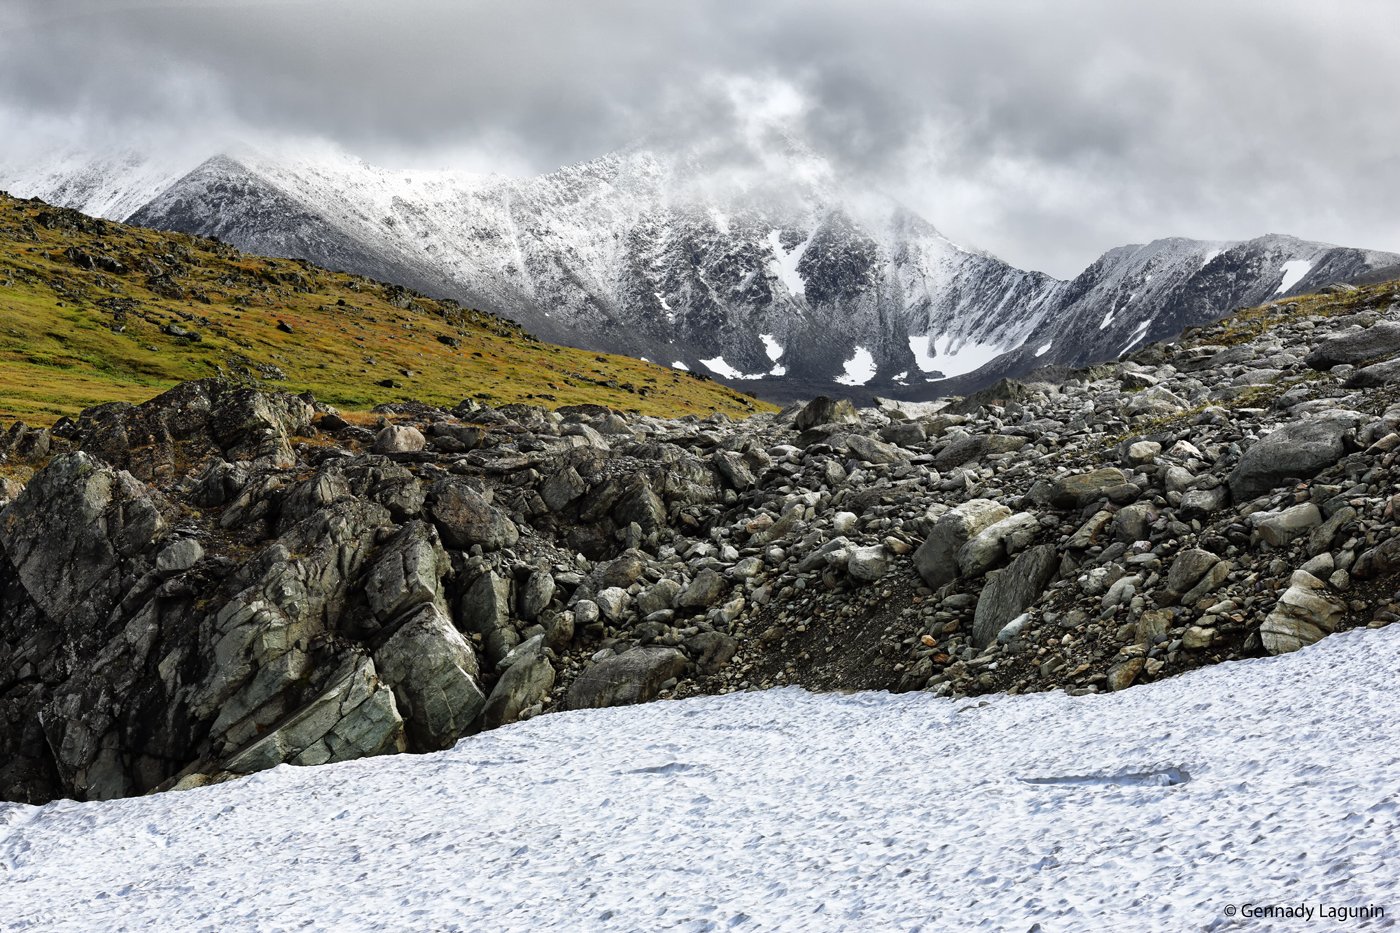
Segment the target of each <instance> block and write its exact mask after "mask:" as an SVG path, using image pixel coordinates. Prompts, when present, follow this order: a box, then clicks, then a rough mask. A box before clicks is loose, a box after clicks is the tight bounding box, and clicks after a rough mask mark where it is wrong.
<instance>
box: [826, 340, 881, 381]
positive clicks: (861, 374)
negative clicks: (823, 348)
mask: <svg viewBox="0 0 1400 933" xmlns="http://www.w3.org/2000/svg"><path fill="white" fill-rule="evenodd" d="M843 365H844V367H845V369H844V370H843V371H842V373H841V375H839V376H837V377H836V381H837V382H838V383H840V384H841V385H843V386H863V385H865V384H866V383H867V382H869V381H870V380H871V379H874V378H875V372H876V368H875V355H874V354H873V353H871V352H870V351H869V350H867V349H866V348H865V347H856V348H855V353H854V354H853V355H852V356H851V358H850V359H849V360H846V362H845V363H844V364H843Z"/></svg>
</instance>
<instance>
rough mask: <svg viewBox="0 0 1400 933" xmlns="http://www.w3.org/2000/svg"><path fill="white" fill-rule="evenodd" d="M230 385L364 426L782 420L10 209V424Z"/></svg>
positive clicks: (268, 262)
mask: <svg viewBox="0 0 1400 933" xmlns="http://www.w3.org/2000/svg"><path fill="white" fill-rule="evenodd" d="M212 375H223V376H225V377H227V378H232V379H237V380H240V381H244V382H249V383H253V384H260V385H268V386H275V387H277V388H279V389H282V390H284V391H291V392H301V391H311V392H314V393H315V394H316V396H317V397H318V398H320V399H322V400H324V401H326V402H331V403H334V404H336V405H341V406H343V407H346V408H350V409H358V410H364V409H367V408H369V407H371V406H372V405H374V404H376V403H380V402H385V401H391V400H394V399H401V400H402V399H408V398H412V399H415V400H420V401H424V402H429V403H432V404H436V405H447V406H449V407H450V406H452V405H455V404H457V403H458V402H461V401H462V399H463V398H464V397H465V396H467V395H469V394H470V395H473V396H474V397H476V398H477V399H479V400H481V401H486V402H491V403H493V404H497V405H501V404H508V403H512V402H529V401H543V402H553V403H555V404H603V405H611V406H613V407H615V408H618V409H621V410H635V411H639V412H647V413H649V414H667V415H681V414H685V413H687V412H702V413H708V412H711V411H726V412H730V413H733V414H741V413H746V412H750V411H754V410H756V409H759V408H762V407H764V406H762V405H761V404H760V403H756V402H755V401H754V400H753V399H751V398H748V397H745V396H744V395H742V394H740V393H738V392H735V391H734V390H732V389H729V388H727V387H724V386H721V385H719V384H717V383H715V382H712V381H709V380H707V379H703V378H700V377H699V375H698V374H695V375H692V374H688V373H683V372H678V371H676V370H673V369H670V368H664V367H659V366H653V365H650V364H647V363H643V362H640V361H638V360H636V359H631V358H627V357H622V356H614V355H603V354H598V353H593V352H585V351H581V350H576V349H572V348H568V347H559V346H551V345H549V344H546V343H542V342H541V341H539V340H538V339H537V338H535V337H534V336H533V335H531V334H529V333H527V332H525V331H524V330H522V329H521V328H520V327H519V325H517V324H515V323H513V322H511V321H507V320H504V319H501V318H498V317H495V316H494V315H491V314H487V313H484V312H481V311H476V310H474V309H472V308H469V307H466V306H463V305H462V304H461V303H459V302H456V301H452V300H450V299H449V300H438V299H430V298H427V297H426V296H424V295H422V294H420V293H417V292H413V291H411V290H409V289H406V288H403V287H402V286H400V285H386V284H384V283H382V282H379V281H375V280H371V279H367V278H364V277H362V276H356V275H346V274H344V273H332V272H328V271H326V270H324V269H320V268H317V267H315V266H312V265H310V264H308V263H305V262H296V261H290V260H286V259H267V258H264V257H260V256H253V255H248V254H245V253H240V252H239V251H238V250H236V249H234V248H233V247H231V246H228V245H226V244H224V243H220V242H215V241H213V240H209V239H206V238H202V237H191V236H186V235H183V234H171V233H158V232H156V231H153V230H148V229H142V228H136V227H130V226H126V225H124V224H118V223H113V222H110V221H104V220H98V219H94V218H91V217H88V216H85V215H83V214H80V213H78V212H76V211H72V210H68V209H64V208H53V207H50V206H48V205H47V204H44V203H42V202H33V201H18V200H15V199H13V198H9V197H6V196H4V195H0V416H5V417H9V418H15V417H23V418H26V419H28V420H30V421H32V422H39V423H52V422H53V421H54V420H55V419H57V418H60V417H65V416H72V415H76V414H77V413H78V412H79V411H81V410H82V409H83V408H86V407H88V406H91V405H95V404H98V403H100V402H109V401H143V400H145V399H148V398H150V397H151V396H152V395H155V394H157V393H158V392H159V391H161V390H162V389H166V388H169V387H171V386H174V385H176V384H177V383H179V382H182V381H187V380H190V379H197V378H201V377H205V376H212Z"/></svg>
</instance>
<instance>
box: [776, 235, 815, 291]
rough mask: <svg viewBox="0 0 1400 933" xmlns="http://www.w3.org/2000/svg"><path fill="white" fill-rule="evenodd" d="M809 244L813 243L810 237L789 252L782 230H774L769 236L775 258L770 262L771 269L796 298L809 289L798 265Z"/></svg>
mask: <svg viewBox="0 0 1400 933" xmlns="http://www.w3.org/2000/svg"><path fill="white" fill-rule="evenodd" d="M809 242H811V239H810V237H809V238H808V239H807V240H805V241H803V243H802V244H801V245H800V246H798V247H796V248H795V249H793V250H792V251H791V252H789V251H788V250H785V249H783V238H782V231H781V230H773V231H771V232H770V233H769V234H768V245H769V247H770V248H772V250H773V258H772V259H770V260H769V261H768V265H769V268H771V269H772V270H773V274H774V275H776V276H777V277H778V280H779V281H781V282H782V283H783V285H785V286H786V287H787V290H788V292H789V294H791V295H792V296H793V297H794V298H798V297H801V296H802V294H803V293H804V292H805V291H806V288H807V284H806V283H805V282H803V281H802V276H801V274H800V273H799V272H798V271H797V263H798V262H799V261H800V260H801V259H802V253H803V252H804V251H805V250H806V249H807V243H809Z"/></svg>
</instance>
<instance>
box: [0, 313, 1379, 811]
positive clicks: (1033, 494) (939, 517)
mask: <svg viewBox="0 0 1400 933" xmlns="http://www.w3.org/2000/svg"><path fill="white" fill-rule="evenodd" d="M1397 298H1400V293H1397V292H1396V290H1395V288H1394V286H1382V287H1375V288H1370V289H1364V290H1357V291H1355V292H1349V293H1347V294H1345V295H1342V296H1339V297H1337V298H1336V300H1335V302H1334V303H1333V304H1332V305H1329V306H1326V309H1325V311H1319V312H1308V311H1306V310H1305V309H1303V308H1300V306H1299V305H1298V304H1296V303H1293V302H1288V303H1279V304H1275V305H1271V306H1266V307H1265V308H1263V309H1260V310H1258V311H1255V312H1250V313H1249V314H1248V315H1242V316H1238V317H1235V318H1229V319H1226V320H1224V321H1222V322H1220V323H1218V324H1215V325H1210V326H1207V327H1203V328H1197V329H1194V330H1193V331H1190V332H1188V333H1187V334H1185V335H1183V336H1182V338H1181V339H1180V340H1179V341H1178V342H1176V343H1171V344H1156V345H1152V346H1149V347H1145V348H1143V349H1141V350H1138V351H1136V352H1134V353H1133V354H1132V355H1131V356H1129V357H1127V358H1126V359H1124V360H1122V361H1120V362H1118V363H1114V364H1108V365H1102V366H1097V367H1094V368H1092V369H1090V370H1085V371H1077V372H1073V373H1069V374H1067V375H1066V374H1061V375H1059V376H1058V377H1057V380H1058V381H1055V382H1049V381H1047V382H1027V383H1007V382H1004V383H1001V384H999V385H997V386H994V387H993V388H992V389H989V390H987V391H986V392H985V393H980V394H979V395H976V396H972V397H970V398H967V399H962V400H947V401H945V402H943V403H941V404H939V405H929V406H918V407H913V406H911V407H910V409H909V413H906V411H905V410H902V409H901V408H900V407H899V406H898V405H893V404H884V405H882V406H880V407H878V408H869V409H857V408H856V407H855V406H853V405H851V404H850V403H849V402H846V401H833V400H830V399H817V400H814V401H813V402H811V403H809V404H807V405H805V406H800V405H794V406H791V407H790V408H789V409H787V410H785V411H784V412H782V413H781V414H778V415H759V416H755V417H753V418H750V419H748V420H746V421H742V422H734V421H730V420H729V419H727V418H725V417H723V416H713V417H710V418H697V417H693V416H691V417H686V418H681V419H676V420H662V419H656V418H649V417H638V416H631V415H623V414H619V413H616V412H611V411H608V410H606V409H602V408H596V407H592V406H581V407H574V408H564V409H560V410H558V411H547V410H545V409H542V408H535V407H528V406H521V405H515V406H507V407H504V408H490V407H485V406H482V405H480V404H477V403H475V402H471V401H468V402H464V403H463V404H462V405H460V406H458V407H457V408H455V409H453V410H451V411H444V410H438V409H433V408H429V407H427V406H422V405H411V404H410V405H392V406H383V407H381V408H380V409H378V410H377V413H376V414H377V418H378V422H377V423H374V424H370V425H362V424H359V423H356V420H358V419H356V420H352V419H348V418H346V417H342V416H340V415H339V414H338V413H336V412H334V411H333V410H330V409H328V408H326V407H325V406H322V405H319V404H317V403H316V402H315V400H314V399H311V398H309V397H297V396H286V395H274V394H263V393H259V392H257V391H254V390H252V389H247V388H240V387H237V386H233V385H230V384H227V383H222V382H216V381H203V382H195V383H187V384H184V385H181V386H179V387H177V388H175V389H173V390H171V391H170V392H167V393H166V394H165V395H162V396H160V397H159V398H156V399H154V400H152V401H150V402H147V403H145V404H143V405H139V406H131V405H125V404H119V403H117V404H111V405H104V406H99V407H98V408H95V409H91V410H89V411H87V412H85V413H84V414H83V415H82V416H81V417H80V418H79V419H77V420H76V421H65V422H61V423H60V424H58V425H56V426H55V427H54V428H53V429H51V430H38V429H33V428H28V427H25V426H23V425H16V426H14V427H12V428H11V429H9V430H8V431H7V432H5V433H4V434H3V435H0V454H3V455H4V457H5V458H6V459H5V460H4V461H3V462H0V466H6V467H12V468H17V469H16V470H15V472H10V471H9V470H7V471H6V474H5V479H4V481H3V484H0V506H3V511H0V752H3V754H0V797H3V798H5V799H11V800H21V801H31V802H37V801H43V800H48V799H53V798H56V797H62V796H71V797H76V798H79V799H98V798H109V797H115V796H121V795H129V794H138V793H144V792H147V791H150V790H153V789H163V788H171V787H188V786H194V785H197V784H200V783H205V782H208V781H211V780H219V779H222V778H224V777H227V776H229V775H231V774H240V773H248V772H251V771H255V770H258V769H261V768H266V767H270V766H273V765H275V764H278V763H280V762H292V763H297V764H315V763H321V762H326V761H336V760H343V759H346V758H354V757H360V756H363V755H372V754H380V753H389V752H396V751H429V750H433V749H439V748H443V747H446V746H448V745H451V744H452V743H453V742H454V741H456V740H457V739H458V738H459V737H461V736H463V735H469V734H471V733H472V732H474V731H478V730H480V729H488V728H495V727H498V726H502V725H505V724H508V723H511V722H515V721H518V720H521V719H527V718H530V717H532V716H535V715H539V714H541V713H545V712H549V711H552V710H558V709H582V708H593V707H600V706H609V705H616V704H621V703H635V702H644V701H648V700H652V699H655V698H668V697H681V696H690V695H696V694H713V693H725V692H730V691H735V690H746V689H758V688H766V687H772V686H778V685H786V684H797V685H802V686H805V687H808V688H810V689H815V690H850V689H890V690H929V691H933V692H935V693H938V694H941V695H949V696H964V695H973V694H979V693H986V692H990V691H1009V692H1025V691H1034V690H1050V689H1064V690H1068V691H1071V692H1073V693H1086V692H1097V691H1106V690H1118V689H1125V688H1128V687H1130V686H1131V685H1133V684H1137V683H1142V682H1146V681H1151V680H1157V679H1160V678H1162V677H1167V676H1171V675H1173V674H1176V673H1179V672H1181V671H1183V670H1187V669H1190V668H1194V667H1199V666H1201V665H1205V664H1212V663H1217V662H1220V661H1224V660H1227V659H1232V658H1240V657H1248V656H1254V655H1260V654H1264V653H1280V652H1284V651H1292V650H1296V649H1297V648H1300V647H1302V646H1305V645H1307V644H1311V643H1312V642H1314V641H1316V640H1318V639H1319V638H1322V637H1324V636H1326V635H1327V634H1329V633H1332V632H1335V631H1338V630H1342V629H1346V628H1351V627H1355V626H1364V625H1377V626H1378V625H1384V624H1388V623H1389V622H1391V621H1393V620H1394V619H1395V618H1396V617H1397V611H1400V607H1398V606H1397V602H1396V599H1397V595H1396V592H1395V589H1396V587H1397V575H1400V528H1397V516H1396V511H1397V507H1398V506H1400V490H1397V487H1396V474H1397V464H1396V458H1397V456H1400V389H1395V388H1393V387H1392V385H1391V383H1389V382H1382V383H1379V384H1372V383H1371V382H1368V383H1367V384H1366V385H1364V386H1360V387H1357V385H1355V374H1356V373H1357V372H1366V371H1370V370H1373V369H1374V368H1375V367H1376V366H1385V365H1387V363H1388V362H1390V361H1391V360H1390V357H1392V356H1395V355H1396V354H1400V342H1397V341H1395V340H1394V339H1392V338H1393V332H1395V331H1400V305H1397ZM1308 307H1314V306H1311V305H1310V306H1308ZM1370 332H1374V333H1375V335H1376V339H1375V340H1373V341H1372V340H1370V338H1369V336H1368V334H1369V333H1370ZM1363 364H1364V368H1362V369H1357V367H1358V366H1359V365H1363ZM1261 373H1264V374H1267V378H1260V374H1261ZM32 471H37V472H33V475H32V478H30V476H29V473H30V472H32Z"/></svg>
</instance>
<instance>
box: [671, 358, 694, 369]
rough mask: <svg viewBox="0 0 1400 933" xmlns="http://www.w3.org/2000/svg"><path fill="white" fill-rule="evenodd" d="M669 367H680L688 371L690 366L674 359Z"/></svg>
mask: <svg viewBox="0 0 1400 933" xmlns="http://www.w3.org/2000/svg"><path fill="white" fill-rule="evenodd" d="M671 368H672V369H682V370H685V371H686V372H690V367H689V366H687V365H685V364H684V363H682V362H681V361H680V360H676V361H675V362H674V363H672V364H671Z"/></svg>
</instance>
